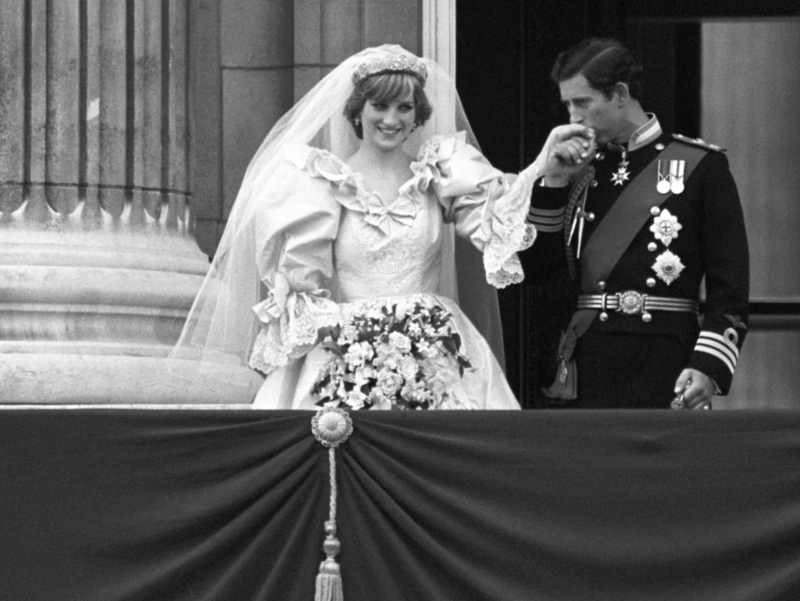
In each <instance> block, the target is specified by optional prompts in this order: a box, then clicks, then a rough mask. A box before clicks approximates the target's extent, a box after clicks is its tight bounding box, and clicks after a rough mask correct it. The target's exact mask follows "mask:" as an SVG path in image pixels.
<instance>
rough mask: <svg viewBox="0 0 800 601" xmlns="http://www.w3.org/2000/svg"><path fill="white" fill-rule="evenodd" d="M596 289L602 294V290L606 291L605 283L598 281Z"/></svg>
mask: <svg viewBox="0 0 800 601" xmlns="http://www.w3.org/2000/svg"><path fill="white" fill-rule="evenodd" d="M597 289H598V290H599V291H600V292H602V291H603V290H605V289H606V283H605V282H604V281H602V280H601V281H599V282H597Z"/></svg>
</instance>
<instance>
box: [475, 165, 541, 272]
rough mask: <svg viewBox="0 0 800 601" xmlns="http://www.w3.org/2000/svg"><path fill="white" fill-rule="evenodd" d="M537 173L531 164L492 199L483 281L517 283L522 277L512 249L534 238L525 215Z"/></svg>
mask: <svg viewBox="0 0 800 601" xmlns="http://www.w3.org/2000/svg"><path fill="white" fill-rule="evenodd" d="M538 175H539V167H538V166H537V165H535V164H531V165H530V166H529V167H527V168H526V169H525V170H524V171H523V172H522V173H520V174H519V177H517V179H516V181H514V183H513V184H512V186H511V189H510V190H509V191H508V192H507V193H506V194H504V195H503V196H501V197H500V198H499V199H497V201H496V203H495V206H494V212H493V215H492V221H491V225H492V234H491V238H490V239H489V242H488V244H487V245H486V248H484V251H483V265H484V268H485V269H486V279H487V281H488V282H489V283H490V284H492V285H493V286H495V287H496V288H505V287H506V286H508V285H509V284H518V283H520V282H521V281H522V280H523V279H524V274H523V271H522V265H521V264H520V262H519V259H518V258H517V256H516V253H517V252H518V251H521V250H525V249H526V248H530V246H531V245H532V244H533V242H534V240H536V228H535V227H534V226H533V224H530V223H528V222H527V220H526V217H527V215H528V210H529V208H530V199H531V191H532V189H533V185H534V183H535V182H536V178H537V177H538Z"/></svg>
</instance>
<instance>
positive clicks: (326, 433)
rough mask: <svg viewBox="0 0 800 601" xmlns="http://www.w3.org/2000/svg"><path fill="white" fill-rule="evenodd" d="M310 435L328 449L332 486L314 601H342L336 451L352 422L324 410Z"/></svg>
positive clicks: (335, 410)
mask: <svg viewBox="0 0 800 601" xmlns="http://www.w3.org/2000/svg"><path fill="white" fill-rule="evenodd" d="M311 431H312V432H313V433H314V437H315V438H316V439H317V440H318V441H319V442H320V443H322V445H323V446H326V447H328V462H329V464H330V485H331V497H330V513H329V516H328V520H327V521H326V522H325V542H324V543H323V544H322V549H323V551H325V555H326V557H325V559H324V560H323V562H322V563H321V564H320V566H319V574H317V582H316V592H315V594H314V601H344V588H343V586H342V575H341V570H340V569H339V564H338V563H337V562H336V556H337V555H338V554H339V550H340V549H341V546H342V545H341V543H340V542H339V539H338V538H336V497H337V492H338V491H337V488H336V447H337V446H339V445H340V444H341V443H343V442H344V441H345V440H347V438H348V437H349V436H350V434H352V432H353V421H352V419H350V416H349V415H348V413H347V412H346V411H344V410H343V409H338V408H334V407H325V408H323V409H320V410H319V411H317V413H316V414H315V415H314V418H313V419H312V420H311Z"/></svg>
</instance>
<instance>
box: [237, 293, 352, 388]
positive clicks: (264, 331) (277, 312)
mask: <svg viewBox="0 0 800 601" xmlns="http://www.w3.org/2000/svg"><path fill="white" fill-rule="evenodd" d="M281 304H282V303H280V302H279V301H278V299H276V298H275V296H274V295H273V294H272V293H270V295H269V297H268V298H267V299H266V300H265V301H263V302H261V303H259V304H257V305H256V306H255V307H253V311H254V312H255V313H256V315H257V316H258V319H259V321H260V322H261V331H260V332H259V333H258V336H257V337H256V341H255V344H254V345H253V352H252V353H251V354H250V362H249V363H250V367H252V368H253V369H257V370H258V371H260V372H262V373H263V374H265V375H268V374H270V373H271V372H273V371H275V370H276V369H278V368H279V367H283V366H285V365H286V364H288V363H289V361H290V360H292V359H297V358H299V357H302V356H304V355H305V354H306V353H308V352H309V351H310V350H311V349H312V348H314V346H316V344H317V338H318V334H317V332H318V330H319V328H321V327H325V326H332V325H336V324H337V323H339V321H340V319H341V318H340V310H339V305H337V304H336V303H334V302H333V301H331V300H329V299H328V298H327V296H326V293H325V292H292V293H290V294H289V296H288V297H287V298H286V302H285V303H283V304H284V306H283V307H281V306H280V305H281Z"/></svg>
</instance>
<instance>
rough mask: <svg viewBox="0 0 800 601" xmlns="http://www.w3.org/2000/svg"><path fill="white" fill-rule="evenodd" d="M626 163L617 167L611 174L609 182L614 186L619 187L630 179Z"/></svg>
mask: <svg viewBox="0 0 800 601" xmlns="http://www.w3.org/2000/svg"><path fill="white" fill-rule="evenodd" d="M626 167H627V163H625V164H624V165H620V166H619V170H618V171H617V172H616V173H614V174H612V176H611V181H612V182H613V183H614V185H615V186H621V185H623V184H624V183H625V182H626V181H628V180H629V179H630V176H631V174H630V172H629V171H628V170H627V169H626Z"/></svg>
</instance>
